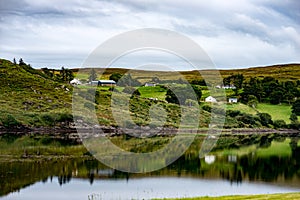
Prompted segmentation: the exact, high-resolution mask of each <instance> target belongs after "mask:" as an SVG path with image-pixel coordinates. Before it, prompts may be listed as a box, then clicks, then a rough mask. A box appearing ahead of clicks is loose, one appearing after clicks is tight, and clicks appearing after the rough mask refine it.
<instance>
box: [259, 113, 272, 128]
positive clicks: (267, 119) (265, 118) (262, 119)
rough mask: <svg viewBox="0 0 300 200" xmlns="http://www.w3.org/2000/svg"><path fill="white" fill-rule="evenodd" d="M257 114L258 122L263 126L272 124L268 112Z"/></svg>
mask: <svg viewBox="0 0 300 200" xmlns="http://www.w3.org/2000/svg"><path fill="white" fill-rule="evenodd" d="M257 115H258V117H259V119H260V123H261V124H262V125H263V126H268V125H269V124H273V121H272V117H271V115H270V114H268V113H258V114H257Z"/></svg>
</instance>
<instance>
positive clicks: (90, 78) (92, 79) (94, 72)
mask: <svg viewBox="0 0 300 200" xmlns="http://www.w3.org/2000/svg"><path fill="white" fill-rule="evenodd" d="M97 77H98V76H97V73H96V70H95V69H94V68H92V70H91V72H90V76H89V81H90V82H91V81H95V80H96V79H97Z"/></svg>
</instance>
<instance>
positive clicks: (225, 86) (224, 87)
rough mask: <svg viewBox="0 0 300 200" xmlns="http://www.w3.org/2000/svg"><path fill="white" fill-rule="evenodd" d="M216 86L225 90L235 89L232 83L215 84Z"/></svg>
mask: <svg viewBox="0 0 300 200" xmlns="http://www.w3.org/2000/svg"><path fill="white" fill-rule="evenodd" d="M216 88H218V89H225V90H227V89H233V90H234V89H236V87H235V86H234V85H217V86H216Z"/></svg>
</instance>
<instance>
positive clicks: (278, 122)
mask: <svg viewBox="0 0 300 200" xmlns="http://www.w3.org/2000/svg"><path fill="white" fill-rule="evenodd" d="M273 124H274V128H285V127H286V123H285V121H284V120H275V121H274V122H273Z"/></svg>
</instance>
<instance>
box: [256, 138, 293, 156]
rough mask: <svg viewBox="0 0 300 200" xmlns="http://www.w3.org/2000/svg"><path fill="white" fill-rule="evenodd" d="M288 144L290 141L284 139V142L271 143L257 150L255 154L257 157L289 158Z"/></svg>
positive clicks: (290, 151)
mask: <svg viewBox="0 0 300 200" xmlns="http://www.w3.org/2000/svg"><path fill="white" fill-rule="evenodd" d="M290 142H291V140H290V139H286V140H285V141H284V142H281V141H280V142H278V141H272V143H271V146H269V147H268V148H259V149H257V151H256V154H257V156H258V157H270V156H278V155H280V156H282V157H283V156H291V154H292V150H291V147H290Z"/></svg>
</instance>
